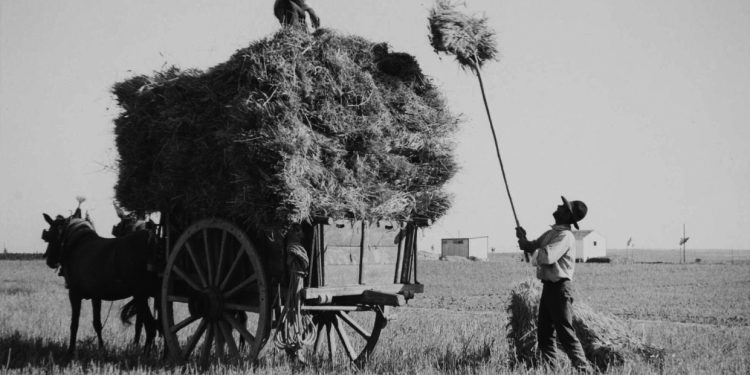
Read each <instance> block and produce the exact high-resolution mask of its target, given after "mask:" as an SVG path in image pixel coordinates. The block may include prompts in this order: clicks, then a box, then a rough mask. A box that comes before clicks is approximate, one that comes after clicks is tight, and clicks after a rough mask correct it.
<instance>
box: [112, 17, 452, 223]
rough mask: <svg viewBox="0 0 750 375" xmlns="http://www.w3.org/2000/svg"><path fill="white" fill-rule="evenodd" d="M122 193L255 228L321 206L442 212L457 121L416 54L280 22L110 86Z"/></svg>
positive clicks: (127, 202)
mask: <svg viewBox="0 0 750 375" xmlns="http://www.w3.org/2000/svg"><path fill="white" fill-rule="evenodd" d="M113 93H114V95H115V97H116V99H117V101H118V103H119V105H120V106H121V107H122V113H121V114H120V116H119V117H118V118H117V119H116V120H115V134H116V144H117V150H118V151H119V160H118V164H119V179H118V182H117V185H116V187H115V193H116V199H117V200H118V201H119V202H120V203H121V204H122V206H123V207H125V208H126V209H128V210H143V211H163V212H171V213H173V215H175V212H178V213H180V215H182V216H183V217H184V218H186V219H188V220H190V219H196V218H201V217H208V216H220V217H225V218H228V219H232V220H235V221H236V222H239V223H244V224H247V225H248V226H249V227H250V228H254V229H257V230H264V229H278V228H284V227H286V226H288V225H289V224H291V223H299V222H302V221H305V220H308V219H309V218H311V217H313V216H317V215H323V216H330V217H333V218H335V219H341V218H349V219H362V218H364V219H369V220H378V219H388V220H408V219H410V218H414V217H420V218H428V219H436V218H438V217H440V216H442V215H443V214H445V212H446V211H447V210H448V208H449V207H450V203H451V197H450V195H449V194H448V193H447V192H446V191H445V190H443V186H444V184H445V183H446V182H447V181H448V180H449V179H450V178H451V177H452V176H453V175H454V174H455V172H456V169H457V166H456V162H455V160H454V156H453V149H454V144H453V141H452V140H453V135H454V133H455V131H456V129H457V124H458V122H459V120H458V117H457V116H455V115H453V114H452V113H451V112H450V111H449V110H448V109H447V107H446V103H445V101H444V99H443V97H442V96H441V94H440V93H439V92H438V90H437V89H436V88H435V86H434V85H433V84H432V82H431V81H430V79H429V78H428V77H426V76H424V75H423V74H422V72H421V69H420V67H419V65H418V64H417V62H416V61H415V60H414V58H413V57H412V56H411V55H408V54H405V53H393V52H390V51H389V49H388V46H387V45H386V44H384V43H381V44H376V43H373V42H370V41H367V40H365V39H363V38H360V37H356V36H345V35H340V34H338V33H336V32H333V31H330V30H325V29H321V30H318V31H317V32H316V33H314V34H312V35H311V34H308V33H306V32H304V31H301V30H299V29H297V28H291V27H290V28H283V29H282V30H281V31H279V32H277V33H276V34H274V35H272V36H270V37H268V38H266V39H263V40H260V41H257V42H254V43H252V44H251V45H250V46H249V47H247V48H244V49H240V50H238V51H237V52H236V53H235V54H234V55H233V56H231V57H230V58H229V60H228V61H226V62H224V63H221V64H219V65H217V66H215V67H213V68H210V69H208V70H207V71H205V72H203V71H197V70H179V69H177V68H170V69H167V70H165V71H162V72H157V73H155V74H154V75H152V76H144V75H141V76H136V77H133V78H131V79H128V80H126V81H123V82H119V83H117V84H115V85H114V88H113Z"/></svg>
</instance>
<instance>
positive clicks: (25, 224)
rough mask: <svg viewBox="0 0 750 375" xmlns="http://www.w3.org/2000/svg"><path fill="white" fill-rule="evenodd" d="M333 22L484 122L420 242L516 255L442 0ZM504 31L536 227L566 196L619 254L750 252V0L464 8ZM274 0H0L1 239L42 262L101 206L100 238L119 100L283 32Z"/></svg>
mask: <svg viewBox="0 0 750 375" xmlns="http://www.w3.org/2000/svg"><path fill="white" fill-rule="evenodd" d="M309 3H310V4H311V5H312V6H314V7H315V9H316V11H317V13H318V14H319V15H320V17H321V19H322V23H323V25H324V26H325V27H329V28H333V29H337V30H340V31H343V32H347V33H352V34H357V35H361V36H363V37H366V38H368V39H371V40H373V41H378V42H379V41H385V42H388V43H390V44H391V46H392V47H393V48H394V50H396V51H403V52H408V53H411V54H413V55H415V56H416V58H417V60H418V61H419V62H420V64H421V65H422V68H423V70H424V71H425V72H426V73H427V74H428V75H430V76H432V77H433V78H434V80H435V82H436V83H437V84H438V85H439V86H440V87H441V88H442V90H443V92H444V93H445V94H446V96H447V100H448V104H449V105H450V107H451V108H452V109H453V110H454V111H455V112H459V113H463V114H464V116H465V118H466V120H467V121H466V123H465V124H463V126H462V128H461V131H460V133H459V135H458V139H457V141H458V149H457V153H458V158H459V161H460V164H461V167H462V169H461V171H460V172H459V174H458V175H457V176H456V177H455V179H454V180H453V181H452V182H451V184H450V186H449V188H450V190H451V191H452V192H454V193H455V196H456V199H455V203H454V207H453V208H452V210H451V211H450V212H449V214H448V215H447V216H446V217H445V218H443V219H442V220H440V221H439V222H438V223H436V225H435V226H434V227H433V229H432V230H430V231H428V232H427V233H425V236H424V237H423V238H422V242H421V245H422V246H420V247H423V248H429V247H430V246H431V245H432V246H434V248H435V250H436V251H437V250H439V247H440V245H439V238H441V237H456V236H466V237H471V236H485V235H486V236H489V237H490V239H489V243H490V246H493V247H496V248H497V249H498V251H510V250H513V249H515V248H516V245H515V237H514V230H513V228H514V226H515V225H514V221H513V215H512V213H511V211H510V205H509V203H508V200H507V196H506V195H505V190H504V187H503V185H502V179H501V177H500V171H499V167H498V164H497V159H496V158H495V155H494V148H493V145H492V141H491V134H490V131H489V127H488V124H487V119H486V116H485V114H484V108H483V106H482V102H481V95H480V92H479V88H478V84H477V81H476V78H475V77H474V76H473V75H471V74H470V73H467V72H464V71H462V70H460V69H459V68H458V65H457V64H456V63H455V62H454V61H453V60H452V59H451V58H448V57H443V58H440V57H438V56H437V55H436V54H435V53H434V52H433V51H432V48H431V47H430V46H429V41H428V38H427V14H428V9H429V8H430V7H431V6H432V2H431V1H406V0H390V1H386V0H371V1H364V0H358V1H340V0H310V1H309ZM466 3H467V5H468V7H469V9H470V10H471V11H473V12H484V13H485V14H486V15H487V16H488V17H489V19H490V23H491V25H492V27H494V29H495V30H496V31H497V40H498V47H499V49H500V51H501V59H500V61H498V62H494V63H490V64H487V66H486V67H485V68H484V70H483V76H484V79H485V84H486V88H487V93H488V96H489V102H490V106H491V110H492V115H493V120H494V121H495V125H496V127H497V131H498V135H499V140H500V147H501V152H502V154H503V158H504V162H505V166H506V171H507V174H508V178H509V181H510V189H511V193H512V194H513V198H514V202H515V204H516V209H517V211H518V215H519V219H520V221H521V224H522V225H523V226H524V227H526V229H527V231H528V232H529V233H530V234H532V235H535V234H538V233H541V231H543V230H545V229H546V225H548V224H550V223H551V222H552V216H551V213H552V211H553V210H554V208H555V206H556V205H557V204H559V202H560V198H559V197H560V195H561V194H562V195H566V196H567V197H568V198H570V199H580V200H583V201H585V202H586V203H587V204H588V206H589V215H588V217H587V218H586V219H585V220H584V221H583V222H582V223H581V224H582V227H583V228H587V229H596V230H598V231H599V232H601V233H602V234H603V235H604V236H605V237H606V238H607V240H608V244H609V247H610V248H623V247H624V246H625V242H626V241H627V239H628V238H629V237H631V236H632V237H633V239H634V241H635V244H636V245H637V246H638V247H641V248H677V242H678V240H679V238H680V236H681V234H682V225H683V224H685V225H686V226H687V231H688V235H689V236H690V237H691V240H690V242H689V243H688V245H689V247H693V248H724V249H727V248H734V249H748V248H750V234H749V233H750V151H748V150H750V146H748V143H750V68H749V67H750V2H748V1H746V0H722V1H711V2H709V1H698V0H657V1H653V0H648V1H646V0H632V1H604V0H590V1H565V2H562V1H530V0H524V1H520V0H519V1H498V0H485V1H478V0H466ZM272 4H273V1H272V0H264V1H260V0H243V1H238V0H233V1H229V0H200V1H199V0H159V1H146V0H128V1H124V0H121V1H112V0H60V1H49V0H45V1H39V0H0V242H1V244H0V245H3V246H5V247H7V248H8V250H9V251H41V250H42V249H43V248H44V243H43V242H42V241H41V239H40V238H39V236H40V233H41V230H42V229H43V228H44V227H45V223H44V221H43V219H42V217H41V213H42V212H48V213H50V214H56V213H65V214H67V213H68V211H69V210H71V209H73V208H75V205H76V202H75V199H74V198H75V196H76V195H84V196H86V197H87V198H88V201H87V202H86V203H85V204H84V207H85V208H87V209H88V210H89V211H90V213H91V215H92V217H93V219H94V221H95V223H96V224H97V227H98V229H99V232H100V234H102V235H108V234H109V231H110V229H111V226H112V225H113V224H114V223H115V222H116V221H117V220H116V216H115V213H114V210H113V208H112V206H111V201H112V197H113V196H114V191H113V186H114V184H115V181H116V178H117V174H116V171H115V170H114V168H115V163H114V160H115V158H116V150H115V148H114V141H113V124H112V119H113V118H114V117H116V115H117V113H118V108H117V107H116V105H115V103H114V101H113V99H112V96H111V95H110V92H109V91H110V88H111V86H112V84H114V83H115V82H118V81H121V80H123V79H126V78H128V77H130V76H132V75H134V74H149V73H152V72H153V71H155V70H160V69H162V68H163V67H165V66H168V65H173V64H174V65H178V66H180V67H182V68H201V69H206V68H208V67H211V66H213V65H216V64H218V63H220V62H223V61H225V60H226V59H227V58H228V57H229V56H230V55H231V54H232V53H233V52H234V51H235V50H236V49H238V48H243V47H246V46H247V45H248V44H250V43H251V42H252V41H254V40H257V39H259V38H262V37H265V36H268V35H269V34H271V33H273V32H274V31H276V30H277V29H278V28H279V26H278V23H277V21H276V19H275V18H274V17H273V12H272Z"/></svg>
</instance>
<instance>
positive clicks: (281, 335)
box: [274, 274, 317, 351]
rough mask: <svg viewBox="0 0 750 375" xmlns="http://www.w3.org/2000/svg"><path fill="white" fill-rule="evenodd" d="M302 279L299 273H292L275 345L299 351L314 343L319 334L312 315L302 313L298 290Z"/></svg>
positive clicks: (275, 337)
mask: <svg viewBox="0 0 750 375" xmlns="http://www.w3.org/2000/svg"><path fill="white" fill-rule="evenodd" d="M300 281H301V277H300V276H299V274H292V275H291V279H290V280H289V289H288V291H287V298H286V301H285V302H284V311H282V313H281V317H280V318H279V320H280V321H281V323H279V328H278V329H277V330H276V335H275V336H274V345H275V346H276V347H277V348H279V349H283V350H287V351H290V350H291V351H297V350H300V349H302V347H303V346H306V345H312V344H313V343H314V342H315V338H316V336H317V331H316V330H315V324H314V323H313V321H312V316H311V315H309V314H305V315H303V314H302V310H301V301H300V298H299V295H298V292H297V290H298V287H299V282H300Z"/></svg>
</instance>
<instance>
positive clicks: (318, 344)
mask: <svg viewBox="0 0 750 375" xmlns="http://www.w3.org/2000/svg"><path fill="white" fill-rule="evenodd" d="M383 308H384V307H383V306H372V307H371V308H367V307H366V309H365V310H358V311H345V310H337V311H318V312H313V323H314V324H315V328H316V330H317V336H316V338H315V343H314V344H313V346H312V348H311V351H312V353H313V354H315V355H319V356H320V355H322V356H324V357H325V358H328V359H329V360H331V361H336V360H337V359H338V358H344V359H348V360H349V361H351V362H353V363H354V364H355V365H357V366H361V365H363V364H364V363H365V362H367V360H368V359H369V357H370V354H372V351H373V350H374V349H375V345H376V344H377V343H378V339H379V338H380V331H381V330H382V329H383V328H385V326H386V324H387V323H388V320H387V319H386V318H385V316H384V315H383Z"/></svg>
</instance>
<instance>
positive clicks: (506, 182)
mask: <svg viewBox="0 0 750 375" xmlns="http://www.w3.org/2000/svg"><path fill="white" fill-rule="evenodd" d="M475 60H476V57H475ZM474 72H476V73H477V78H478V79H479V88H480V89H481V90H482V100H483V101H484V109H485V111H487V119H488V120H489V121H490V130H492V140H493V141H495V152H496V153H497V161H498V162H500V172H501V173H502V175H503V182H504V183H505V192H506V193H508V200H509V201H510V209H511V210H512V211H513V219H515V220H516V227H520V226H521V224H520V223H519V222H518V214H516V206H515V205H514V204H513V197H512V196H511V195H510V187H508V178H507V177H506V176H505V166H504V165H503V158H502V157H501V156H500V145H499V144H498V142H497V134H496V133H495V126H494V125H493V124H492V115H490V107H489V105H488V104H487V96H486V95H485V94H484V83H483V82H482V74H481V73H480V72H479V64H478V63H477V64H476V65H475V67H474ZM523 256H524V258H525V259H526V263H528V262H529V254H527V253H526V252H524V253H523Z"/></svg>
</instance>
